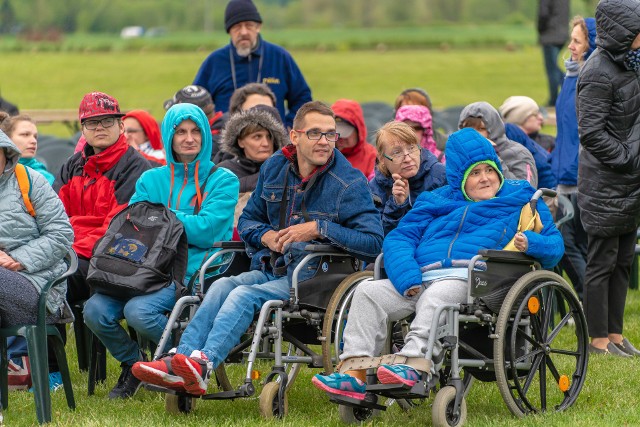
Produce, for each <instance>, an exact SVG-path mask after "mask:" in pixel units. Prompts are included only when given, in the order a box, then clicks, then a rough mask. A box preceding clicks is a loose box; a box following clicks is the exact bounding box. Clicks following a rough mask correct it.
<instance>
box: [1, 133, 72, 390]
mask: <svg viewBox="0 0 640 427" xmlns="http://www.w3.org/2000/svg"><path fill="white" fill-rule="evenodd" d="M19 159H20V150H19V149H18V147H17V146H16V145H15V144H14V143H13V142H12V141H11V140H10V139H9V137H8V136H7V135H6V134H5V133H4V132H3V131H1V130H0V322H1V325H2V327H6V326H14V325H21V324H34V323H36V319H37V313H38V301H39V299H40V293H41V292H42V289H43V288H44V286H45V285H46V284H47V283H48V282H50V281H51V280H53V279H55V278H56V277H58V276H60V275H61V274H62V273H64V272H65V271H66V269H67V266H66V264H65V262H64V257H65V256H66V254H67V253H68V252H69V250H70V249H71V245H72V243H73V228H72V227H71V224H70V223H69V218H68V217H67V214H66V213H65V210H64V206H63V205H62V202H61V201H60V199H59V198H58V196H57V195H56V193H55V192H54V191H53V188H51V184H50V183H49V182H47V179H46V178H45V177H44V176H43V175H42V174H40V173H39V172H37V171H36V170H34V169H31V168H30V167H28V166H27V167H25V170H26V173H27V176H28V179H29V183H30V187H29V188H30V191H29V201H30V202H31V205H32V209H33V214H30V213H29V211H28V207H27V204H26V202H25V198H24V197H23V195H22V193H21V189H20V186H19V185H18V179H17V177H16V173H15V168H16V165H17V164H18V162H19ZM66 292H67V284H66V282H63V283H61V284H59V285H58V286H56V287H55V288H51V290H50V291H49V294H48V297H47V302H46V308H47V318H46V322H47V323H56V322H58V321H60V320H61V319H62V318H66V317H67V313H69V315H70V310H69V309H68V306H66V304H65V295H66ZM69 317H70V316H69ZM14 345H15V347H19V345H18V344H14ZM25 347H26V346H25ZM16 349H17V348H16ZM49 360H50V364H49V387H50V389H51V390H55V389H56V388H57V387H59V386H60V385H61V384H62V376H61V375H60V372H59V369H58V366H57V363H56V362H55V357H49ZM5 369H6V368H5ZM4 375H7V373H6V372H5V373H4Z"/></svg>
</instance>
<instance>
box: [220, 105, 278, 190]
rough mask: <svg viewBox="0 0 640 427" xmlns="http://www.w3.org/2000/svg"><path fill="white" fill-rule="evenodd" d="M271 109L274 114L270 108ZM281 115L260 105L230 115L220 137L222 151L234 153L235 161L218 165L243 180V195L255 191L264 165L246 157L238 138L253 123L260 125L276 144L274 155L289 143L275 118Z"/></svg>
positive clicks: (274, 144)
mask: <svg viewBox="0 0 640 427" xmlns="http://www.w3.org/2000/svg"><path fill="white" fill-rule="evenodd" d="M270 108H272V109H273V113H272V112H269V110H268V109H270ZM274 113H275V114H277V113H278V110H276V109H275V108H273V107H267V106H261V108H251V109H249V110H247V111H242V112H239V113H236V114H234V115H232V116H231V118H230V119H229V121H228V122H227V125H226V126H225V128H224V130H223V131H222V135H221V143H220V150H221V151H222V152H224V153H228V154H231V155H232V156H233V158H232V159H229V160H224V161H222V162H220V163H219V164H218V165H219V166H220V167H224V168H227V169H229V170H230V171H231V172H233V173H234V174H235V175H236V176H237V177H238V178H239V179H240V193H246V192H249V191H253V190H254V189H255V188H256V184H257V183H258V175H259V173H260V166H262V164H263V163H264V162H256V161H255V160H251V159H249V158H247V156H245V154H244V149H242V148H240V146H239V145H238V138H239V136H240V134H241V133H242V131H243V130H244V129H245V128H246V127H247V126H248V125H250V124H258V125H260V126H262V127H263V128H265V129H266V130H268V131H269V133H270V134H271V138H272V141H273V152H276V151H278V150H279V149H281V148H282V147H284V146H285V145H287V144H288V143H289V136H288V135H287V131H286V130H285V128H284V126H283V124H282V121H280V120H278V118H276V116H275V115H274Z"/></svg>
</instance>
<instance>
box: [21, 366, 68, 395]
mask: <svg viewBox="0 0 640 427" xmlns="http://www.w3.org/2000/svg"><path fill="white" fill-rule="evenodd" d="M63 387H64V384H63V383H62V374H61V373H60V372H58V371H56V372H51V373H49V391H50V392H54V391H56V390H60V389H61V388H63ZM29 393H33V386H32V387H31V388H30V389H29Z"/></svg>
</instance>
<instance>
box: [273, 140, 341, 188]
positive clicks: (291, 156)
mask: <svg viewBox="0 0 640 427" xmlns="http://www.w3.org/2000/svg"><path fill="white" fill-rule="evenodd" d="M282 154H283V155H284V157H285V158H286V159H287V160H289V163H291V169H292V170H293V171H294V172H295V174H296V175H298V176H299V177H300V179H302V184H303V185H304V184H306V183H307V182H309V181H310V180H311V178H312V177H313V176H314V175H316V174H321V173H322V172H323V171H325V170H326V169H327V168H328V167H329V165H331V163H332V162H333V159H334V157H335V149H334V151H333V152H332V153H331V156H329V159H328V160H327V163H325V164H324V165H322V166H316V168H315V169H314V170H313V171H312V172H311V173H310V174H309V176H307V177H303V176H302V175H300V169H299V168H298V150H297V147H296V146H295V145H293V144H287V145H286V146H284V147H282Z"/></svg>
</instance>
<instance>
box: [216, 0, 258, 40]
mask: <svg viewBox="0 0 640 427" xmlns="http://www.w3.org/2000/svg"><path fill="white" fill-rule="evenodd" d="M243 21H253V22H260V23H262V18H261V17H260V13H258V9H257V8H256V5H254V4H253V2H252V1H251V0H231V1H230V2H229V4H227V9H226V10H225V11H224V28H225V30H227V33H228V32H229V29H230V28H231V27H233V26H234V25H236V24H237V23H238V22H243Z"/></svg>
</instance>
